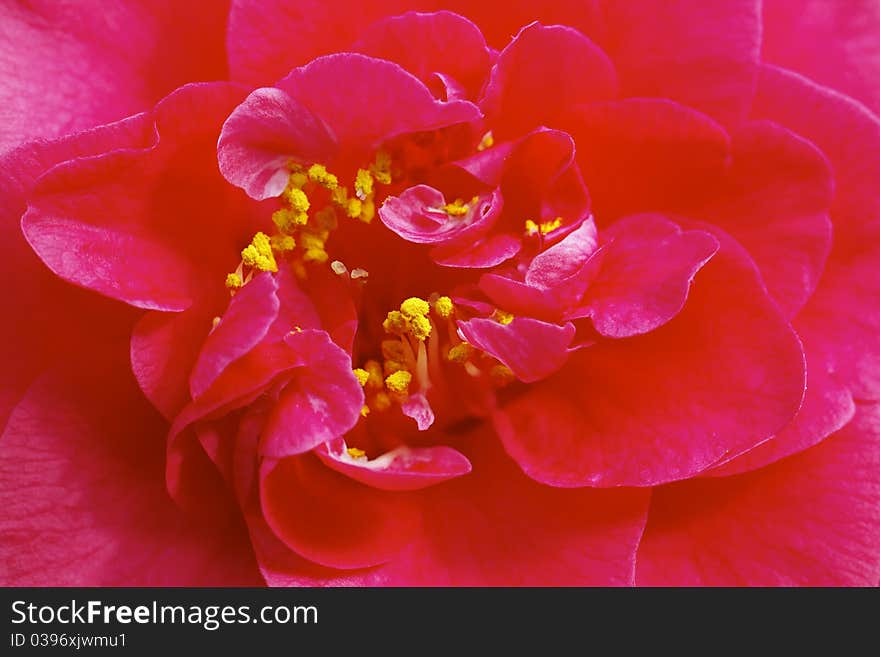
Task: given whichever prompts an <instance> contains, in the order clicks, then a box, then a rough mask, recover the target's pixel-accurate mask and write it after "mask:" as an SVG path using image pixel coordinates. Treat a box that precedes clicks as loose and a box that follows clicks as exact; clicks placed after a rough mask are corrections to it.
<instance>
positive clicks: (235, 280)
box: [226, 273, 242, 290]
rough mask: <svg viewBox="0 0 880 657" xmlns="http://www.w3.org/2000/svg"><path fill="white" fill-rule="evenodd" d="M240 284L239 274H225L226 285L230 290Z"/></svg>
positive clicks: (235, 288) (238, 286)
mask: <svg viewBox="0 0 880 657" xmlns="http://www.w3.org/2000/svg"><path fill="white" fill-rule="evenodd" d="M241 285H242V281H241V276H239V275H238V274H236V273H232V274H227V275H226V287H228V288H229V289H230V290H237V289H238V288H240V287H241Z"/></svg>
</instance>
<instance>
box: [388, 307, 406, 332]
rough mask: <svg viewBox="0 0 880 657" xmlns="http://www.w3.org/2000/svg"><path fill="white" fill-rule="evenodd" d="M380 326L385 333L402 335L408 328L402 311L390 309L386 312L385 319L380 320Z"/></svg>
mask: <svg viewBox="0 0 880 657" xmlns="http://www.w3.org/2000/svg"><path fill="white" fill-rule="evenodd" d="M382 328H383V329H385V332H386V333H391V334H393V335H403V334H404V333H406V331H407V328H409V326H408V324H407V321H406V317H404V316H403V313H401V312H399V311H397V310H392V311H391V312H389V313H388V316H387V317H386V318H385V321H384V322H382Z"/></svg>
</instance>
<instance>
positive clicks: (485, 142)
mask: <svg viewBox="0 0 880 657" xmlns="http://www.w3.org/2000/svg"><path fill="white" fill-rule="evenodd" d="M494 145H495V137H494V136H493V135H492V131H491V130H490V131H489V132H487V133H486V134H485V135H483V138H482V139H481V140H480V143H479V144H477V150H478V151H484V150H486V149H487V148H492V147H493V146H494Z"/></svg>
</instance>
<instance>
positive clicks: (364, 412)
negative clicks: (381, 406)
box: [361, 404, 370, 417]
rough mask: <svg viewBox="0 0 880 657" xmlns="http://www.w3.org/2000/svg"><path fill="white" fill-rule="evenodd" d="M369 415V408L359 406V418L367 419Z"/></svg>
mask: <svg viewBox="0 0 880 657" xmlns="http://www.w3.org/2000/svg"><path fill="white" fill-rule="evenodd" d="M369 414H370V407H369V406H367V405H366V404H364V405H363V406H361V417H367V416H368V415H369Z"/></svg>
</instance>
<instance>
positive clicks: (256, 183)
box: [217, 87, 335, 200]
mask: <svg viewBox="0 0 880 657" xmlns="http://www.w3.org/2000/svg"><path fill="white" fill-rule="evenodd" d="M334 149H335V143H334V141H333V137H332V136H331V135H330V134H329V133H328V132H327V129H326V128H325V127H324V124H323V123H322V122H321V120H320V119H319V118H318V117H316V116H315V115H314V114H313V113H312V112H311V111H310V110H309V109H308V108H306V107H304V106H303V105H302V104H301V103H299V102H298V101H296V100H295V99H293V98H291V97H290V96H289V95H288V94H287V93H285V92H284V91H283V90H281V89H276V88H274V87H269V88H264V89H257V90H256V91H253V92H251V94H250V95H249V96H248V97H247V98H245V100H244V102H243V103H242V104H241V105H239V106H238V107H236V108H235V110H234V111H233V112H232V114H231V115H230V116H229V118H228V119H226V122H225V123H224V124H223V130H222V132H221V133H220V141H219V142H218V144H217V159H218V161H219V163H220V171H221V172H222V173H223V175H224V176H225V177H226V179H227V180H228V181H229V182H231V183H232V184H233V185H237V186H239V187H241V188H242V189H244V190H245V191H246V192H247V193H248V195H249V196H250V197H251V198H255V199H258V200H262V199H266V198H270V197H273V196H279V195H280V194H281V192H283V191H284V187H285V186H286V185H287V180H288V178H289V177H290V170H289V169H288V167H287V165H288V163H289V162H290V159H291V157H294V156H295V157H296V159H297V160H298V161H302V162H304V163H305V164H311V163H312V162H314V161H323V160H325V159H326V158H327V157H328V156H330V155H332V154H333V152H334Z"/></svg>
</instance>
